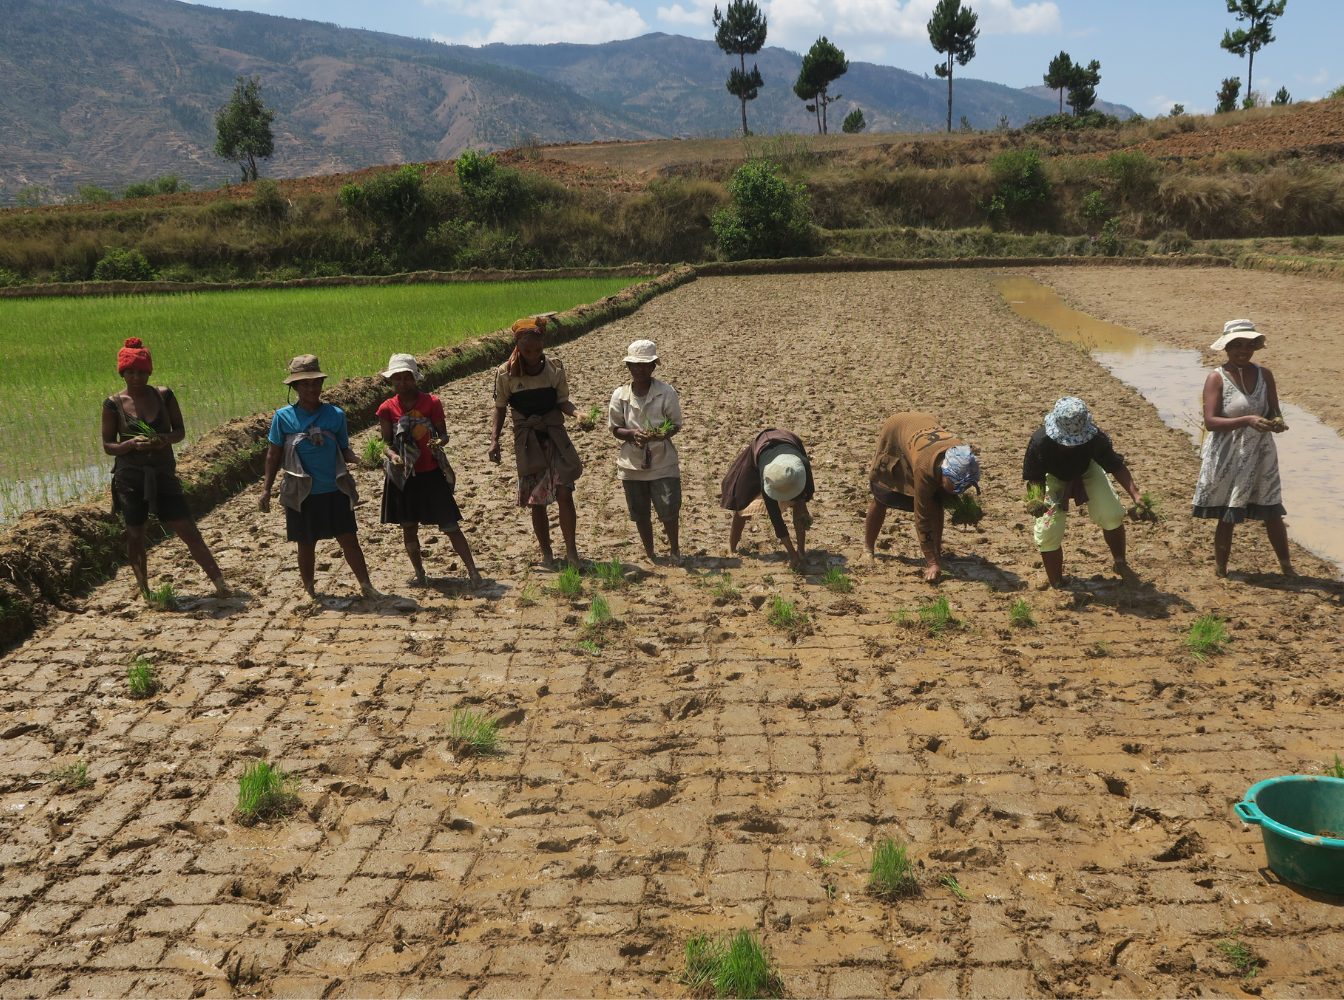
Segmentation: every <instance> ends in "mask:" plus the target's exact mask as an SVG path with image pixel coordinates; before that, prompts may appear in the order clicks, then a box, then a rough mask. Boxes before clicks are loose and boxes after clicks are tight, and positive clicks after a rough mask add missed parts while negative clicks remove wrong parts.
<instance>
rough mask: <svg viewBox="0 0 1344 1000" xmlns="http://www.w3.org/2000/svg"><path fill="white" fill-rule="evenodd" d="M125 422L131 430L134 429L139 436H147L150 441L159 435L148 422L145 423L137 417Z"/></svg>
mask: <svg viewBox="0 0 1344 1000" xmlns="http://www.w3.org/2000/svg"><path fill="white" fill-rule="evenodd" d="M126 422H127V423H128V424H129V425H130V427H131V430H133V431H135V433H136V434H138V435H139V436H140V437H143V438H149V439H150V440H151V441H153V440H154V439H155V438H156V437H158V436H159V432H158V431H156V430H155V429H154V428H153V427H151V426H149V424H147V423H145V422H144V421H143V420H141V419H140V418H138V417H136V418H135V419H132V420H128V421H126Z"/></svg>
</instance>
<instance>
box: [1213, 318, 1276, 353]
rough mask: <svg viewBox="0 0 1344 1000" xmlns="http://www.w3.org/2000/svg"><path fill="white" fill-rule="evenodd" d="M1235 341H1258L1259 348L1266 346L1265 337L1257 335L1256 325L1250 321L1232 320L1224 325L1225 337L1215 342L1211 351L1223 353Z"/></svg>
mask: <svg viewBox="0 0 1344 1000" xmlns="http://www.w3.org/2000/svg"><path fill="white" fill-rule="evenodd" d="M1234 340H1258V341H1259V342H1260V343H1259V345H1258V346H1259V347H1264V346H1265V335H1264V334H1263V333H1257V332H1256V329H1255V324H1254V323H1252V322H1251V321H1250V320H1248V319H1230V320H1228V321H1227V322H1226V323H1224V324H1223V335H1222V336H1221V337H1219V338H1218V339H1217V340H1215V341H1214V342H1213V345H1212V346H1211V347H1210V348H1209V350H1211V351H1223V350H1226V349H1227V345H1228V344H1230V343H1232V341H1234Z"/></svg>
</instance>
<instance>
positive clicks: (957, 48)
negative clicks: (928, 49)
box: [928, 0, 980, 132]
mask: <svg viewBox="0 0 1344 1000" xmlns="http://www.w3.org/2000/svg"><path fill="white" fill-rule="evenodd" d="M979 20H980V17H979V15H978V14H976V13H975V11H973V10H971V8H969V7H963V6H962V5H961V0H938V6H937V7H935V8H934V9H933V16H932V17H930V18H929V23H928V29H929V42H930V44H932V45H933V50H934V51H935V52H942V53H944V54H946V56H947V60H946V61H945V62H941V63H939V64H938V65H936V66H935V67H933V71H934V72H935V73H937V74H938V75H939V76H944V77H947V130H948V131H949V132H951V131H952V63H953V62H954V61H955V62H957V63H959V64H960V65H962V66H965V65H966V64H967V63H968V62H970V61H971V60H972V59H974V58H975V40H976V39H977V38H979V37H980V29H979V28H977V27H976V22H977V21H979Z"/></svg>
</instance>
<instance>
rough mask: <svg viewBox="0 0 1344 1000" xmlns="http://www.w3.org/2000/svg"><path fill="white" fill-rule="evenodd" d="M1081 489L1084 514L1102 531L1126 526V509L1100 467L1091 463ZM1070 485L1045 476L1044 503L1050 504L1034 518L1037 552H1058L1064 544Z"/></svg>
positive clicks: (1084, 475)
mask: <svg viewBox="0 0 1344 1000" xmlns="http://www.w3.org/2000/svg"><path fill="white" fill-rule="evenodd" d="M1083 486H1084V487H1085V488H1086V489H1087V513H1088V516H1089V517H1091V518H1092V521H1093V523H1094V524H1096V525H1097V526H1098V527H1099V528H1101V529H1102V530H1103V531H1112V530H1114V529H1116V528H1118V527H1120V525H1122V524H1124V523H1125V507H1124V504H1122V503H1121V502H1120V498H1119V497H1117V496H1116V495H1115V487H1114V486H1112V485H1111V477H1110V476H1108V475H1106V472H1105V470H1104V469H1102V467H1101V466H1100V465H1098V464H1097V463H1096V462H1093V463H1092V464H1091V465H1089V466H1088V467H1087V471H1086V472H1084V473H1083ZM1068 488H1069V484H1068V483H1066V482H1065V481H1064V480H1062V479H1056V478H1055V477H1054V476H1046V477H1045V500H1046V502H1047V503H1049V504H1052V505H1053V506H1051V508H1050V510H1048V511H1046V513H1044V514H1042V515H1041V516H1040V517H1038V518H1036V527H1035V530H1034V531H1033V536H1034V538H1035V540H1036V549H1037V551H1040V552H1057V551H1058V550H1059V548H1060V546H1062V545H1063V544H1064V521H1065V517H1066V515H1065V513H1064V508H1063V500H1064V494H1065V493H1066V492H1067V491H1068Z"/></svg>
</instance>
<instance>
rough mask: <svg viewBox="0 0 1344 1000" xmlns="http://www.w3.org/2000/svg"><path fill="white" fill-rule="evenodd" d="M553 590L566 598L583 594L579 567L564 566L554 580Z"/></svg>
mask: <svg viewBox="0 0 1344 1000" xmlns="http://www.w3.org/2000/svg"><path fill="white" fill-rule="evenodd" d="M555 589H556V590H558V591H559V592H560V593H562V594H564V595H565V596H566V597H578V596H579V595H580V594H582V593H583V577H582V576H581V575H580V574H579V567H577V566H566V567H565V568H564V570H563V571H562V572H561V573H560V575H559V576H558V577H556V580H555Z"/></svg>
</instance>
